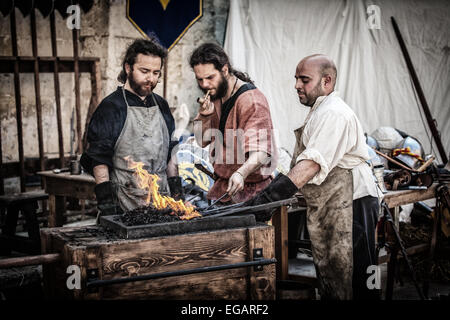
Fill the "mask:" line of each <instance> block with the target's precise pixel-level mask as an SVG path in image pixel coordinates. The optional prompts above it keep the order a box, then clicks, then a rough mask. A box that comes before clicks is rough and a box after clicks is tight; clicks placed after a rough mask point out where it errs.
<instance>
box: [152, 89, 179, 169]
mask: <svg viewBox="0 0 450 320" xmlns="http://www.w3.org/2000/svg"><path fill="white" fill-rule="evenodd" d="M155 96H156V100H157V102H158V105H159V109H160V110H161V113H162V115H163V117H164V120H165V122H166V125H167V129H168V131H169V137H170V143H169V156H168V158H167V162H169V161H170V155H171V153H172V149H173V148H174V147H175V146H176V145H177V144H178V140H173V141H172V135H173V132H174V131H175V120H174V119H173V116H172V113H171V112H170V108H169V104H168V103H167V101H166V100H165V99H164V98H162V97H161V96H159V95H157V94H155Z"/></svg>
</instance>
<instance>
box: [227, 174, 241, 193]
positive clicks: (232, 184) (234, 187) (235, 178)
mask: <svg viewBox="0 0 450 320" xmlns="http://www.w3.org/2000/svg"><path fill="white" fill-rule="evenodd" d="M242 190H244V176H243V175H242V174H241V173H240V172H239V171H236V172H235V173H233V174H232V175H231V177H230V179H229V180H228V189H227V193H228V194H229V195H230V196H231V197H232V196H234V195H235V194H236V193H238V192H239V191H242Z"/></svg>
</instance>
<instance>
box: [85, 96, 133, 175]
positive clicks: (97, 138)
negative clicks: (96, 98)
mask: <svg viewBox="0 0 450 320" xmlns="http://www.w3.org/2000/svg"><path fill="white" fill-rule="evenodd" d="M115 100H118V101H115ZM115 100H114V99H111V96H109V97H107V98H105V99H104V100H103V101H102V102H101V103H100V105H99V106H98V108H97V109H96V110H95V112H94V114H93V115H92V118H91V122H90V123H89V127H88V133H87V141H88V143H89V147H88V149H87V150H86V151H85V152H84V153H83V155H82V157H81V165H82V166H83V168H84V169H85V170H86V171H87V172H89V173H91V174H93V173H92V170H93V168H94V167H95V166H97V165H100V164H106V165H107V166H108V167H109V168H110V169H111V168H112V166H113V163H112V158H113V155H114V146H115V144H116V141H117V139H118V137H119V135H120V133H121V132H122V129H123V126H124V124H125V120H126V106H121V105H120V103H118V102H120V100H119V99H115Z"/></svg>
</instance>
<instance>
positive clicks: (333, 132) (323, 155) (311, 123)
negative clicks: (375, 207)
mask: <svg viewBox="0 0 450 320" xmlns="http://www.w3.org/2000/svg"><path fill="white" fill-rule="evenodd" d="M305 123H306V124H305V127H304V130H303V135H302V142H303V145H304V146H305V150H303V152H302V153H300V155H299V156H298V157H297V163H298V162H299V161H300V160H305V159H308V160H312V161H314V162H316V163H317V164H318V165H320V171H319V172H318V173H317V174H316V175H315V176H314V177H313V178H312V179H311V180H310V181H309V182H308V183H310V184H316V185H320V184H321V183H322V182H323V181H324V180H325V178H326V177H327V176H328V173H329V172H330V171H331V170H332V169H333V168H334V167H336V166H338V167H340V168H343V169H351V170H352V174H353V199H354V200H355V199H359V198H362V197H365V196H367V195H370V196H373V197H378V195H379V194H381V192H380V193H378V192H377V185H376V184H375V181H374V177H373V174H372V170H371V169H370V167H369V165H368V164H367V163H366V160H369V153H368V151H367V146H366V137H365V136H364V131H363V129H362V126H361V123H360V122H359V120H358V118H357V117H356V114H355V113H354V112H353V110H352V109H351V108H350V107H349V106H348V105H347V104H346V103H345V102H344V101H343V100H342V99H341V98H340V97H339V96H338V94H337V92H335V91H334V92H332V93H330V94H329V95H328V96H321V97H318V98H317V100H316V102H315V103H314V105H313V107H312V108H311V111H310V112H309V114H308V116H307V118H306V120H305Z"/></svg>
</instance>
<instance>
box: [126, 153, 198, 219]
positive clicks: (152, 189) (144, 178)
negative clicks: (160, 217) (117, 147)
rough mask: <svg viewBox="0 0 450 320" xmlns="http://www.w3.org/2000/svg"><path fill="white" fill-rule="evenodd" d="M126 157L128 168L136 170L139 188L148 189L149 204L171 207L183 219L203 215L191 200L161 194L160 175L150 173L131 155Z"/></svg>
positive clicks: (156, 206)
mask: <svg viewBox="0 0 450 320" xmlns="http://www.w3.org/2000/svg"><path fill="white" fill-rule="evenodd" d="M124 159H125V160H126V161H127V162H128V168H129V169H132V170H134V173H133V175H134V177H135V178H136V181H137V183H138V186H139V188H140V189H144V190H147V198H146V199H145V203H146V204H147V205H148V204H149V203H150V202H152V204H153V206H154V207H155V208H156V209H159V210H162V209H166V208H167V207H169V208H170V209H172V212H173V213H174V214H176V215H178V217H179V218H180V219H181V220H190V219H192V218H195V217H201V214H200V213H198V212H197V211H196V210H195V207H194V206H192V204H190V203H189V202H186V203H184V202H183V201H182V200H178V201H177V200H175V199H174V198H171V197H168V196H163V195H161V194H160V193H159V191H158V190H159V185H158V180H159V177H158V175H156V174H150V173H148V171H147V170H145V169H144V163H143V162H135V161H133V160H132V159H131V157H130V156H127V157H125V158H124Z"/></svg>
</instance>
